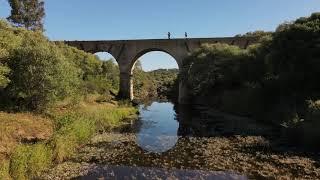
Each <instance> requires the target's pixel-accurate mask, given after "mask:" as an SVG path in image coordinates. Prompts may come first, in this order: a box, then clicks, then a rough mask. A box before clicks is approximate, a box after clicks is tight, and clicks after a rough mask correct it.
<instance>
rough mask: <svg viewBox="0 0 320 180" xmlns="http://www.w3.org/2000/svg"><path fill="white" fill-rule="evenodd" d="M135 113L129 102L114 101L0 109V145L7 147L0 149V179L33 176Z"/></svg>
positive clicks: (36, 175)
mask: <svg viewBox="0 0 320 180" xmlns="http://www.w3.org/2000/svg"><path fill="white" fill-rule="evenodd" d="M136 113H137V110H136V109H135V108H134V107H132V106H131V105H130V104H129V103H126V102H117V101H111V103H96V102H82V103H80V104H79V105H77V106H76V107H68V106H59V107H55V108H52V109H50V110H48V111H47V112H46V113H45V114H41V115H39V114H31V113H26V114H24V113H11V114H10V113H0V115H1V116H0V124H1V128H2V129H1V137H2V139H1V143H0V145H1V147H6V149H4V151H5V153H1V159H0V160H1V161H0V179H10V178H13V179H32V178H36V177H38V176H39V175H40V174H41V172H42V171H44V170H46V169H48V168H50V167H51V166H52V165H54V164H56V163H61V162H63V161H65V160H67V159H68V158H69V157H71V156H72V155H73V154H75V152H77V151H78V148H79V147H81V145H83V144H86V143H87V142H88V140H90V139H91V137H93V136H94V135H95V134H96V133H98V132H108V131H110V130H112V129H114V128H118V127H120V126H123V125H125V124H127V123H129V122H126V120H125V119H127V118H130V119H134V118H136ZM23 117H26V118H23ZM3 129H4V131H3ZM24 132H25V133H24ZM44 132H46V133H44Z"/></svg>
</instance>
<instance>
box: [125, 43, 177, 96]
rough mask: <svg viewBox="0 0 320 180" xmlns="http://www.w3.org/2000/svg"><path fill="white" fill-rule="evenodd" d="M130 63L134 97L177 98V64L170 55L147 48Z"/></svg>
mask: <svg viewBox="0 0 320 180" xmlns="http://www.w3.org/2000/svg"><path fill="white" fill-rule="evenodd" d="M132 63H133V64H132V65H131V67H132V68H131V75H132V85H133V87H132V91H133V97H134V99H136V100H139V101H144V100H150V99H158V100H170V101H177V100H178V96H179V82H178V79H177V77H178V73H179V65H178V61H177V60H176V59H175V58H174V57H173V56H172V55H170V54H169V53H168V52H165V51H162V50H158V49H148V50H145V51H143V52H141V53H139V54H138V55H137V56H136V57H135V58H134V60H133V61H132Z"/></svg>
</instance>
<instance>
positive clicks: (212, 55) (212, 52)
mask: <svg viewBox="0 0 320 180" xmlns="http://www.w3.org/2000/svg"><path fill="white" fill-rule="evenodd" d="M249 58H250V56H249V54H248V52H247V51H246V50H243V49H240V48H239V47H237V46H230V45H227V44H220V43H217V44H206V45H202V46H201V47H200V48H199V49H198V50H196V51H195V52H194V53H192V55H191V56H190V57H188V58H187V59H186V60H185V64H184V65H183V68H182V70H181V73H180V78H181V80H182V81H185V82H186V83H187V85H188V86H189V87H190V88H191V90H192V92H193V94H194V95H199V94H201V95H204V96H205V95H209V94H211V93H213V90H217V89H218V88H222V87H223V88H234V87H235V86H238V87H239V86H240V85H241V84H242V83H243V82H244V81H245V79H246V74H244V73H243V72H242V71H241V70H242V69H241V67H242V63H245V60H247V59H249Z"/></svg>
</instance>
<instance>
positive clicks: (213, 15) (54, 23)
mask: <svg viewBox="0 0 320 180" xmlns="http://www.w3.org/2000/svg"><path fill="white" fill-rule="evenodd" d="M45 8H46V17H45V25H44V26H45V29H46V32H45V34H46V35H47V36H48V37H49V38H50V39H51V40H123V39H158V38H159V39H161V38H167V32H171V36H172V37H173V38H181V37H183V36H184V32H187V33H188V36H189V37H191V38H197V37H225V36H234V35H236V34H244V33H246V32H249V31H255V30H265V31H274V30H275V28H276V27H277V26H278V25H279V24H281V23H283V22H286V21H292V20H295V19H297V18H299V17H302V16H309V15H310V14H311V13H312V12H320V0H223V1H221V0H90V1H89V0H45ZM9 13H10V7H9V5H8V3H7V0H0V17H1V18H5V17H7V16H8V15H9ZM140 60H141V61H142V67H143V68H144V69H145V70H152V69H157V68H174V67H177V64H176V62H175V61H174V59H173V58H172V57H171V56H170V55H168V54H165V53H161V52H153V53H148V54H146V55H144V56H142V57H141V59H140Z"/></svg>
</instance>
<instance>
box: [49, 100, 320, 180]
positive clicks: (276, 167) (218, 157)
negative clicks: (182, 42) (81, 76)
mask: <svg viewBox="0 0 320 180" xmlns="http://www.w3.org/2000/svg"><path fill="white" fill-rule="evenodd" d="M139 112H140V114H139V120H138V121H136V122H135V123H134V124H132V125H130V127H127V128H124V129H122V130H120V131H118V132H114V133H104V134H99V135H97V136H95V137H94V138H93V139H92V140H91V142H90V143H89V144H87V145H86V146H84V147H83V148H81V150H80V152H79V153H78V154H77V155H75V156H74V157H73V158H72V159H71V160H70V161H68V162H65V163H63V164H60V165H58V166H57V167H56V168H54V169H52V170H51V171H50V172H49V173H48V174H47V175H46V177H45V178H47V179H62V178H74V179H256V178H259V179H260V178H266V179H270V178H271V179H274V178H276V179H279V178H280V179H281V178H283V179H291V178H301V179H313V178H315V177H319V176H320V170H319V161H318V157H319V156H318V155H316V154H310V153H307V154H306V153H304V152H299V151H296V150H294V149H291V148H290V147H288V146H287V145H285V143H283V142H282V140H281V138H279V134H277V133H276V132H278V130H277V129H275V128H273V127H270V126H267V125H264V124H260V123H257V122H255V121H253V120H251V119H247V118H242V117H237V116H232V115H229V114H224V113H221V112H216V111H214V110H212V109H210V108H207V107H201V106H196V107H195V106H193V107H190V106H179V105H174V104H173V103H170V102H157V101H154V102H150V103H147V104H141V105H139ZM275 139H277V141H275Z"/></svg>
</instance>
